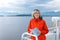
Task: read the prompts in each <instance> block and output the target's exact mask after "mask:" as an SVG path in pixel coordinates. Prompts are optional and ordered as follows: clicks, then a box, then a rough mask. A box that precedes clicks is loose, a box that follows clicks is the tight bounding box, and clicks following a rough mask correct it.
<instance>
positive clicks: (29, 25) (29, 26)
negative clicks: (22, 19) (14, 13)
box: [28, 20, 31, 33]
mask: <svg viewBox="0 0 60 40" xmlns="http://www.w3.org/2000/svg"><path fill="white" fill-rule="evenodd" d="M30 29H31V20H30V22H29V24H28V33H30V32H31V31H30Z"/></svg>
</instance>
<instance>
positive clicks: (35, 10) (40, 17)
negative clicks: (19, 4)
mask: <svg viewBox="0 0 60 40" xmlns="http://www.w3.org/2000/svg"><path fill="white" fill-rule="evenodd" d="M37 11H38V12H39V19H42V16H41V14H40V11H39V10H38V9H34V11H33V12H32V18H34V13H35V12H37Z"/></svg>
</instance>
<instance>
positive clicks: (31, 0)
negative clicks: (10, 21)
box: [0, 0, 60, 14]
mask: <svg viewBox="0 0 60 40" xmlns="http://www.w3.org/2000/svg"><path fill="white" fill-rule="evenodd" d="M34 9H39V10H40V11H41V12H51V11H54V12H60V0H0V14H8V13H9V14H31V13H32V11H33V10H34Z"/></svg>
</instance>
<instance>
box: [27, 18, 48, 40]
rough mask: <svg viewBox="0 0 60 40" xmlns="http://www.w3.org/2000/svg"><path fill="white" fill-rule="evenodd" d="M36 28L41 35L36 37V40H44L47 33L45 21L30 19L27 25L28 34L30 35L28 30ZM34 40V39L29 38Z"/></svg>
mask: <svg viewBox="0 0 60 40" xmlns="http://www.w3.org/2000/svg"><path fill="white" fill-rule="evenodd" d="M36 27H37V28H38V29H39V30H40V31H41V35H39V36H38V40H46V36H45V34H47V33H48V27H47V25H46V22H45V20H43V19H42V20H41V19H31V20H30V23H29V25H28V33H30V32H31V31H30V29H34V28H36ZM31 38H32V39H33V40H35V38H34V37H31Z"/></svg>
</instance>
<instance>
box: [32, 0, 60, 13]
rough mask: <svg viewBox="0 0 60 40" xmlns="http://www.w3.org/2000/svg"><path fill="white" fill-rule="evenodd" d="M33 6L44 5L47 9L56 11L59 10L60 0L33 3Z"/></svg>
mask: <svg viewBox="0 0 60 40" xmlns="http://www.w3.org/2000/svg"><path fill="white" fill-rule="evenodd" d="M33 6H35V7H44V8H46V9H48V10H51V11H54V12H58V11H60V0H52V1H49V2H47V3H45V4H34V5H33Z"/></svg>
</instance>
